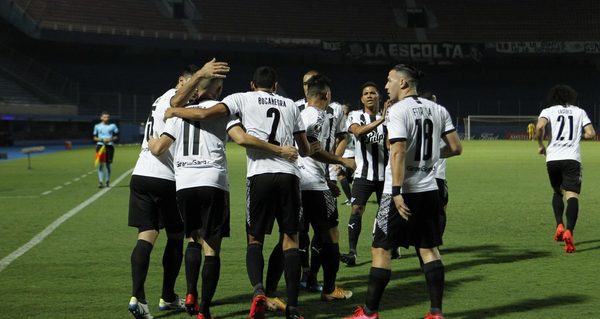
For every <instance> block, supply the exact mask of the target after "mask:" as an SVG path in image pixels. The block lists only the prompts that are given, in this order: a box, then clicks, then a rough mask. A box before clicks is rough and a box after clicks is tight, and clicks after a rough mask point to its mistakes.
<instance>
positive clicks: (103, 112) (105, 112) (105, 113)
mask: <svg viewBox="0 0 600 319" xmlns="http://www.w3.org/2000/svg"><path fill="white" fill-rule="evenodd" d="M100 115H110V112H108V111H106V110H105V111H102V113H100Z"/></svg>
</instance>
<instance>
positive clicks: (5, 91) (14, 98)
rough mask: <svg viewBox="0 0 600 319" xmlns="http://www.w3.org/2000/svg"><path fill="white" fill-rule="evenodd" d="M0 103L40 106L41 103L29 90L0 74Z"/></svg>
mask: <svg viewBox="0 0 600 319" xmlns="http://www.w3.org/2000/svg"><path fill="white" fill-rule="evenodd" d="M0 103H1V104H10V105H19V104H42V103H43V102H42V100H41V99H39V98H38V97H37V96H35V94H33V93H32V92H30V91H29V90H27V89H25V88H24V87H22V86H20V85H19V84H18V83H16V82H15V81H13V80H11V79H9V78H7V77H5V76H3V75H2V74H0Z"/></svg>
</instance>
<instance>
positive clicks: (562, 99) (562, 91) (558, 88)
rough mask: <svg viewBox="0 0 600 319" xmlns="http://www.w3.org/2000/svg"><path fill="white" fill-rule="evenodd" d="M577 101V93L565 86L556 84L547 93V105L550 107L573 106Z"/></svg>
mask: <svg viewBox="0 0 600 319" xmlns="http://www.w3.org/2000/svg"><path fill="white" fill-rule="evenodd" d="M575 101H577V91H575V90H574V89H573V88H572V87H570V86H569V85H566V84H558V85H555V86H553V87H552V88H551V89H550V91H548V97H547V103H548V105H549V106H552V105H564V106H567V105H574V104H575Z"/></svg>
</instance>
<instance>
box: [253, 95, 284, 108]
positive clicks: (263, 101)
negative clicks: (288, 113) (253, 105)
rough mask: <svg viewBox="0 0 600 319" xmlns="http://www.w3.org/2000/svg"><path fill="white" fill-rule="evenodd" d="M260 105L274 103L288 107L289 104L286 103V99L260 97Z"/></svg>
mask: <svg viewBox="0 0 600 319" xmlns="http://www.w3.org/2000/svg"><path fill="white" fill-rule="evenodd" d="M258 105H274V106H281V107H286V106H287V105H286V104H285V101H284V100H281V99H276V98H273V97H260V96H259V97H258Z"/></svg>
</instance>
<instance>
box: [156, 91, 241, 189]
mask: <svg viewBox="0 0 600 319" xmlns="http://www.w3.org/2000/svg"><path fill="white" fill-rule="evenodd" d="M217 103H219V102H218V101H202V102H200V103H199V104H197V105H191V106H188V108H192V107H197V108H209V107H212V106H214V105H216V104H217ZM238 124H239V121H238V120H237V119H235V120H232V119H231V117H222V118H217V119H212V120H210V121H190V120H184V119H181V118H177V117H175V118H170V119H168V120H167V123H166V125H165V130H164V132H163V133H162V134H163V135H167V136H169V137H170V138H172V139H173V140H174V141H175V142H174V145H175V148H174V150H173V156H174V164H175V184H176V185H177V190H181V189H185V188H192V187H200V186H210V187H216V188H219V189H222V190H225V191H227V190H228V189H229V181H228V178H227V157H226V156H225V145H226V143H227V130H228V129H229V128H230V127H232V126H234V125H238Z"/></svg>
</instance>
